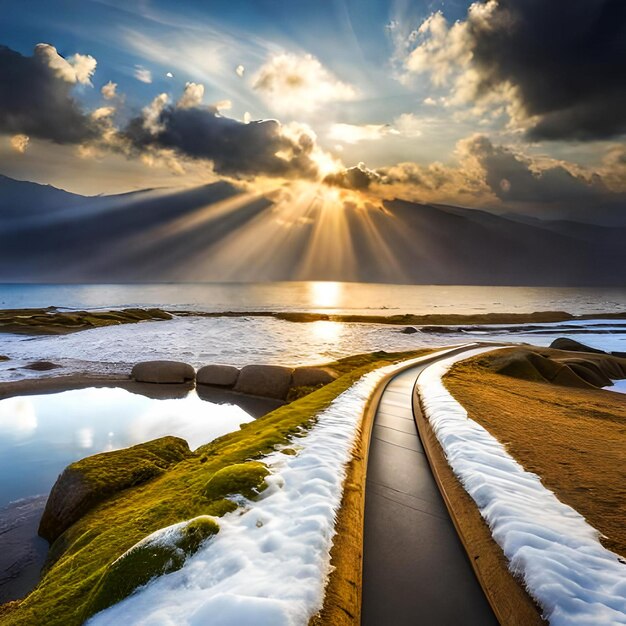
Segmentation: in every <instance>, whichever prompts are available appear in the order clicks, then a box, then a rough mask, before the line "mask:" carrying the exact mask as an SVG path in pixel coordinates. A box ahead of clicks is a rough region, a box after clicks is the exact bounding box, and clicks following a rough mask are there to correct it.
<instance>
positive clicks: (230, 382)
mask: <svg viewBox="0 0 626 626" xmlns="http://www.w3.org/2000/svg"><path fill="white" fill-rule="evenodd" d="M238 377H239V369H238V368H237V367H233V366H232V365H205V366H204V367H201V368H200V369H199V370H198V372H197V373H196V383H198V384H199V385H214V386H216V387H234V386H235V383H236V382H237V378H238Z"/></svg>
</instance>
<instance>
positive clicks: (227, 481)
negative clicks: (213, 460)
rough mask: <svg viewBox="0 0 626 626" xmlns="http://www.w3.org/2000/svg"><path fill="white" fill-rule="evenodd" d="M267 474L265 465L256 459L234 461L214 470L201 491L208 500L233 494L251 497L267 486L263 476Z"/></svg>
mask: <svg viewBox="0 0 626 626" xmlns="http://www.w3.org/2000/svg"><path fill="white" fill-rule="evenodd" d="M268 474H269V470H268V469H267V467H265V465H263V463H259V462H258V461H249V462H248V463H235V464H233V465H229V466H227V467H223V468H222V469H221V470H218V471H217V472H215V474H213V476H211V478H209V480H208V482H207V484H206V485H205V487H204V491H203V493H204V496H205V497H206V498H208V499H209V500H217V499H219V498H226V497H227V496H231V495H234V494H241V495H242V496H244V497H245V498H249V499H251V498H254V497H255V496H257V495H258V494H259V493H261V491H263V490H264V489H265V488H266V487H267V483H266V482H265V477H266V476H267V475H268Z"/></svg>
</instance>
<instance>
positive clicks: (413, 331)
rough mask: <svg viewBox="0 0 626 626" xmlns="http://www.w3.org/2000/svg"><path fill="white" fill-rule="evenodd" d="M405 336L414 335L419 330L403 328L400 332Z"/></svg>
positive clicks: (411, 327)
mask: <svg viewBox="0 0 626 626" xmlns="http://www.w3.org/2000/svg"><path fill="white" fill-rule="evenodd" d="M400 332H401V333H402V334H403V335H413V334H415V333H416V332H418V330H417V328H414V327H413V326H407V327H406V328H403V329H402V330H401V331H400Z"/></svg>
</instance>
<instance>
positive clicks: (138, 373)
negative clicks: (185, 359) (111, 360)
mask: <svg viewBox="0 0 626 626" xmlns="http://www.w3.org/2000/svg"><path fill="white" fill-rule="evenodd" d="M130 375H131V378H133V380H136V381H137V382H139V383H184V382H187V381H191V380H193V379H194V378H195V376H196V372H195V370H194V369H193V367H191V365H189V364H187V363H181V362H180V361H143V362H141V363H137V364H136V365H135V366H134V367H133V370H132V372H131V374H130Z"/></svg>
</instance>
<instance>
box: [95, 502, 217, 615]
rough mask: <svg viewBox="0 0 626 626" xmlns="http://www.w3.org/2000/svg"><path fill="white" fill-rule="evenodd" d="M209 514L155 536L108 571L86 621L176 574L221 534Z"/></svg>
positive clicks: (99, 584)
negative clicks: (142, 588) (139, 589)
mask: <svg viewBox="0 0 626 626" xmlns="http://www.w3.org/2000/svg"><path fill="white" fill-rule="evenodd" d="M219 529H220V527H219V525H218V523H217V522H216V521H215V520H214V519H213V518H212V517H209V516H207V515H202V516H200V517H196V518H194V519H192V520H190V521H189V522H183V523H181V524H176V525H174V526H170V527H168V528H164V529H163V530H159V531H157V532H156V533H153V534H152V535H150V536H149V537H146V538H145V539H143V540H142V541H140V542H139V543H137V544H135V545H134V546H133V547H132V548H131V549H130V550H128V551H127V552H125V553H124V554H123V555H122V556H120V557H119V558H118V559H116V560H115V561H114V562H113V563H111V565H109V567H107V568H106V570H105V572H104V574H103V575H102V578H101V579H100V581H99V582H98V584H97V585H96V587H95V588H94V590H93V592H92V594H91V598H90V599H89V603H88V604H87V608H86V613H85V619H87V618H89V617H91V616H92V615H94V614H95V613H98V612H99V611H103V610H104V609H106V608H108V607H110V606H112V605H113V604H116V603H118V602H120V601H122V600H123V599H124V598H127V597H128V596H129V595H130V594H131V593H133V592H134V591H135V590H136V589H138V588H139V587H142V586H143V585H146V584H147V583H149V582H150V581H151V580H152V579H154V578H156V577H157V576H163V575H164V574H169V573H170V572H175V571H177V570H179V569H181V567H182V566H183V565H184V564H185V561H186V560H187V559H188V558H189V557H190V556H193V555H194V554H195V553H196V552H197V551H198V550H199V549H200V547H201V546H202V544H203V543H204V542H205V541H206V540H207V539H209V538H210V537H213V535H215V534H217V533H218V532H219Z"/></svg>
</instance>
